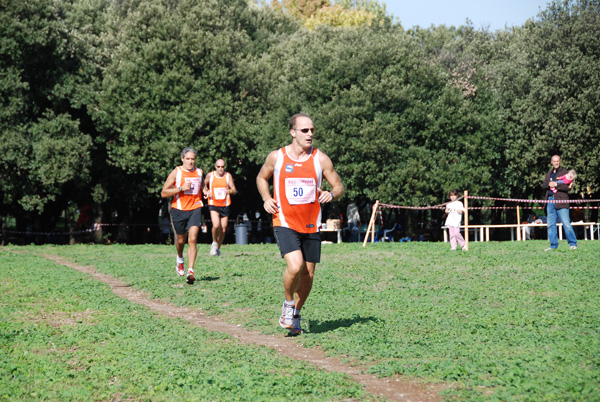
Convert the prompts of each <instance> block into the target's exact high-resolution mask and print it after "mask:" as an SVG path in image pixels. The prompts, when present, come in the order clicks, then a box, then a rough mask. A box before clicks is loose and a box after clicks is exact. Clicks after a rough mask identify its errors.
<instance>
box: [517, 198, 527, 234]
mask: <svg viewBox="0 0 600 402" xmlns="http://www.w3.org/2000/svg"><path fill="white" fill-rule="evenodd" d="M519 240H521V207H519V206H518V205H517V241H519ZM523 240H525V239H523Z"/></svg>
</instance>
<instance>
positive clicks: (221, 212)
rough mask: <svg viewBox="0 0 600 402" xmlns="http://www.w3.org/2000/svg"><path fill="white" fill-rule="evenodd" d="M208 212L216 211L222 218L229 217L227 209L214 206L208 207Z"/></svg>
mask: <svg viewBox="0 0 600 402" xmlns="http://www.w3.org/2000/svg"><path fill="white" fill-rule="evenodd" d="M208 210H209V211H217V212H218V213H219V215H220V216H221V217H222V218H226V217H228V216H229V207H215V206H214V205H209V206H208Z"/></svg>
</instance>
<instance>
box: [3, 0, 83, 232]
mask: <svg viewBox="0 0 600 402" xmlns="http://www.w3.org/2000/svg"><path fill="white" fill-rule="evenodd" d="M65 15H66V12H65V8H64V7H63V5H62V4H61V3H59V2H46V1H38V0H33V1H27V2H21V1H14V0H8V1H6V2H5V5H4V6H3V7H2V9H1V11H0V21H1V24H0V26H1V28H0V32H1V33H0V37H1V38H2V40H1V42H0V43H1V46H0V54H1V57H0V66H1V67H0V68H1V70H2V72H3V74H2V75H1V77H0V94H1V95H0V96H1V99H2V104H3V107H2V112H0V154H1V155H2V159H1V163H0V191H1V199H0V203H1V206H2V211H3V212H4V213H6V214H10V215H12V216H16V217H17V218H18V222H19V223H22V222H23V220H24V218H25V217H26V216H28V217H29V219H30V221H32V223H33V224H35V226H36V227H37V228H39V229H44V228H45V229H51V228H53V226H54V223H55V222H56V220H57V219H58V216H59V215H60V213H61V211H63V210H64V208H65V205H66V204H67V202H68V199H69V196H70V195H73V194H74V193H76V192H77V191H76V189H78V188H81V187H82V186H84V185H85V184H86V183H87V182H88V180H89V175H88V169H89V154H90V150H91V147H92V142H91V138H90V136H88V135H86V134H84V133H82V132H81V130H80V128H79V120H78V118H77V116H76V111H75V110H76V108H78V107H79V106H80V104H78V103H77V102H73V98H75V96H74V94H75V93H77V88H78V85H79V81H80V78H81V72H80V71H81V70H80V69H81V66H82V64H81V62H80V58H79V56H80V53H81V47H80V46H79V44H78V43H77V41H76V40H75V39H74V38H73V36H72V35H71V32H70V29H69V27H68V24H67V21H66V18H65ZM79 89H82V88H81V87H79Z"/></svg>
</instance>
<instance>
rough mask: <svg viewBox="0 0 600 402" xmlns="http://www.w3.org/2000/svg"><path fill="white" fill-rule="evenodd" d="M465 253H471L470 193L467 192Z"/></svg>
mask: <svg viewBox="0 0 600 402" xmlns="http://www.w3.org/2000/svg"><path fill="white" fill-rule="evenodd" d="M464 194H465V251H469V191H468V190H465V193H464Z"/></svg>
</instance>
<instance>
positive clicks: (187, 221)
mask: <svg viewBox="0 0 600 402" xmlns="http://www.w3.org/2000/svg"><path fill="white" fill-rule="evenodd" d="M171 219H172V220H173V226H174V227H175V233H177V234H178V235H182V234H185V232H187V231H188V230H189V229H190V228H191V227H192V226H198V227H200V226H202V208H196V209H194V210H191V211H181V210H179V209H175V208H172V209H171Z"/></svg>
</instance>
